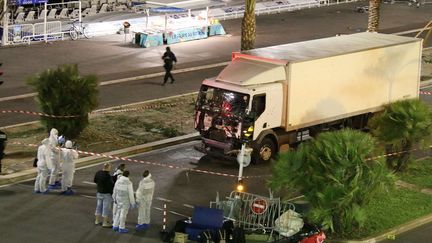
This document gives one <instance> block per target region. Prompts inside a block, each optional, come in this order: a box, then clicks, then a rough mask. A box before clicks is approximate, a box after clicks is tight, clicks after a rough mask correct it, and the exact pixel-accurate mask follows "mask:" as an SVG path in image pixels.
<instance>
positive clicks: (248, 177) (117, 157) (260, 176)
mask: <svg viewBox="0 0 432 243" xmlns="http://www.w3.org/2000/svg"><path fill="white" fill-rule="evenodd" d="M8 144H10V145H22V146H29V147H38V146H39V145H37V144H31V143H28V144H26V143H21V142H9V143H8ZM428 147H429V148H432V145H431V146H428ZM58 149H60V148H58ZM416 150H419V149H418V148H413V149H410V150H405V151H398V152H392V153H387V154H383V155H378V156H374V157H370V158H366V159H365V160H366V161H370V160H375V159H379V158H384V157H391V156H397V155H400V154H404V153H408V152H412V151H416ZM75 151H77V152H78V153H80V154H85V155H90V156H97V157H103V158H109V159H115V160H121V161H127V162H133V163H140V164H148V165H153V166H160V167H165V168H170V169H179V170H185V171H187V172H196V173H202V174H208V175H216V176H224V177H232V178H238V175H233V174H228V173H222V172H215V171H208V170H200V169H194V168H187V167H182V166H178V165H169V164H163V163H156V162H149V161H142V160H138V159H131V158H126V157H119V156H114V155H107V154H103V153H95V152H88V151H81V150H75ZM270 176H271V175H252V176H242V177H241V178H240V179H254V178H264V177H270Z"/></svg>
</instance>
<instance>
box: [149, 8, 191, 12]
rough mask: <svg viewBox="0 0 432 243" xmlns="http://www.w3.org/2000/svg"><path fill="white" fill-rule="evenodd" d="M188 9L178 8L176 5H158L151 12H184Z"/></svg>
mask: <svg viewBox="0 0 432 243" xmlns="http://www.w3.org/2000/svg"><path fill="white" fill-rule="evenodd" d="M186 11H187V10H186V9H184V8H176V7H158V8H151V9H150V12H153V13H182V12H186Z"/></svg>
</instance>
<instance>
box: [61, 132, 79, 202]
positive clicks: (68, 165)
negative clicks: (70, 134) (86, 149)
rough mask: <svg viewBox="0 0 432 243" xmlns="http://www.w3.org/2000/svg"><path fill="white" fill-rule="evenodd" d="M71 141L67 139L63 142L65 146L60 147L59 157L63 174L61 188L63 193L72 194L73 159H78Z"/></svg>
mask: <svg viewBox="0 0 432 243" xmlns="http://www.w3.org/2000/svg"><path fill="white" fill-rule="evenodd" d="M72 145H73V144H72V141H70V140H67V141H66V143H65V147H66V148H62V149H61V158H62V160H63V165H62V168H63V175H62V182H61V188H62V192H61V194H63V195H72V194H74V192H73V191H72V184H73V178H74V173H75V162H74V160H76V159H78V152H77V151H76V150H74V149H72Z"/></svg>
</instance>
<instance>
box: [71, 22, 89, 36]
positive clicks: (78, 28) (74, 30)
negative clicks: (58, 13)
mask: <svg viewBox="0 0 432 243" xmlns="http://www.w3.org/2000/svg"><path fill="white" fill-rule="evenodd" d="M69 35H70V37H71V39H72V40H77V39H78V37H80V36H84V37H85V38H87V39H89V38H90V37H91V36H90V34H89V31H88V27H87V26H84V25H83V24H82V22H79V21H78V20H76V21H73V22H72V26H71V27H70V29H69Z"/></svg>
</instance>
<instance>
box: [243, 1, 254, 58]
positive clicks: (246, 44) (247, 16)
mask: <svg viewBox="0 0 432 243" xmlns="http://www.w3.org/2000/svg"><path fill="white" fill-rule="evenodd" d="M255 37H256V21H255V0H246V6H245V12H244V15H243V19H242V26H241V50H242V51H245V50H250V49H253V48H254V46H255Z"/></svg>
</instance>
